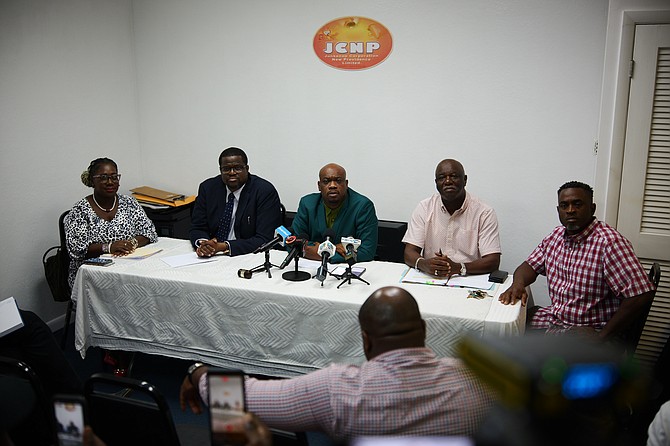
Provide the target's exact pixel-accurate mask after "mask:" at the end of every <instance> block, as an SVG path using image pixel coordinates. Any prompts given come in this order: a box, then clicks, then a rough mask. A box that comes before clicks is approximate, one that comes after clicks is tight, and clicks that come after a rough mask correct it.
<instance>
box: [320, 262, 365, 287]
mask: <svg viewBox="0 0 670 446" xmlns="http://www.w3.org/2000/svg"><path fill="white" fill-rule="evenodd" d="M355 263H356V260H354V259H349V260H347V270H346V271H345V272H344V274H340V275H336V274H333V273H330V275H331V276H335V277H337V278H338V279H342V282H340V284H339V285H338V286H337V289H338V290H339V289H340V287H341V286H342V285H344V282H347V283H348V284H349V285H351V279H356V280H360V281H361V282H363V283H366V284H368V285H370V282H368V281H366V280H365V279H361V278H360V277H359V276H357V275H356V274H354V273H353V272H352V271H351V267H352V266H354V264H355Z"/></svg>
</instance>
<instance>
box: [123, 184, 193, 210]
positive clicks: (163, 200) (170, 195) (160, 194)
mask: <svg viewBox="0 0 670 446" xmlns="http://www.w3.org/2000/svg"><path fill="white" fill-rule="evenodd" d="M130 191H131V192H132V193H133V197H135V199H136V200H137V201H139V202H140V203H148V204H151V205H162V206H170V207H178V206H184V205H185V204H189V203H192V202H193V201H195V195H190V196H188V197H187V196H185V195H182V194H175V193H174V192H167V191H164V190H160V189H154V188H153V187H149V186H141V187H136V188H135V189H130Z"/></svg>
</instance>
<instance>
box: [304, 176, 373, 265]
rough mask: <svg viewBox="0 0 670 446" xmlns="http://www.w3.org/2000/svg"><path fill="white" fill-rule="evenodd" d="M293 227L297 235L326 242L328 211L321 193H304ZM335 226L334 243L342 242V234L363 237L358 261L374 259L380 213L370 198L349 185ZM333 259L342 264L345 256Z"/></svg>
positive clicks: (337, 255)
mask: <svg viewBox="0 0 670 446" xmlns="http://www.w3.org/2000/svg"><path fill="white" fill-rule="evenodd" d="M292 227H293V233H294V234H297V235H299V234H307V235H308V236H309V240H310V241H317V242H322V241H324V236H323V233H324V232H325V231H326V211H325V209H324V207H323V199H322V198H321V194H320V193H314V194H309V195H305V196H304V197H302V198H301V199H300V204H299V205H298V212H297V213H296V215H295V218H294V219H293V224H292ZM332 229H333V231H335V240H331V241H332V242H333V243H334V244H338V243H340V239H341V238H342V237H353V238H357V239H360V240H361V246H360V247H359V248H358V255H357V257H358V261H359V262H368V261H370V260H374V257H375V253H376V252H377V214H376V213H375V205H374V204H372V201H370V200H369V199H368V198H367V197H365V196H364V195H361V194H359V193H358V192H356V191H355V190H353V189H351V188H349V189H348V190H347V197H346V198H345V199H344V204H343V205H342V209H340V212H339V213H338V214H337V218H336V219H335V223H333V228H332ZM330 261H331V262H332V263H339V262H343V261H344V258H343V257H342V256H341V255H339V254H337V253H336V254H335V255H334V256H333V257H331V259H330Z"/></svg>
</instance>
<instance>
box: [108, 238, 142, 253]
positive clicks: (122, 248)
mask: <svg viewBox="0 0 670 446" xmlns="http://www.w3.org/2000/svg"><path fill="white" fill-rule="evenodd" d="M136 248H137V240H136V239H134V238H133V239H130V240H116V241H114V242H112V243H111V244H110V245H109V252H110V254H112V255H114V256H127V255H128V254H130V253H132V252H133V251H135V249H136Z"/></svg>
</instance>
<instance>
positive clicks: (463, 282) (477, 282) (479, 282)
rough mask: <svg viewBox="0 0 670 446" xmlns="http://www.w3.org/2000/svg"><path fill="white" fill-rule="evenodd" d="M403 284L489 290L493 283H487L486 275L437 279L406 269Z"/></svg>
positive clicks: (412, 269) (487, 277)
mask: <svg viewBox="0 0 670 446" xmlns="http://www.w3.org/2000/svg"><path fill="white" fill-rule="evenodd" d="M401 281H402V282H404V283H420V284H424V285H443V286H453V287H462V288H476V289H480V290H490V289H491V288H492V287H493V285H495V283H493V282H489V276H488V274H475V275H471V276H459V275H455V276H451V278H449V279H447V278H438V277H433V276H429V275H428V274H424V273H423V272H421V271H417V270H416V269H414V268H408V269H407V271H405V274H404V275H403V277H402V280H401Z"/></svg>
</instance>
